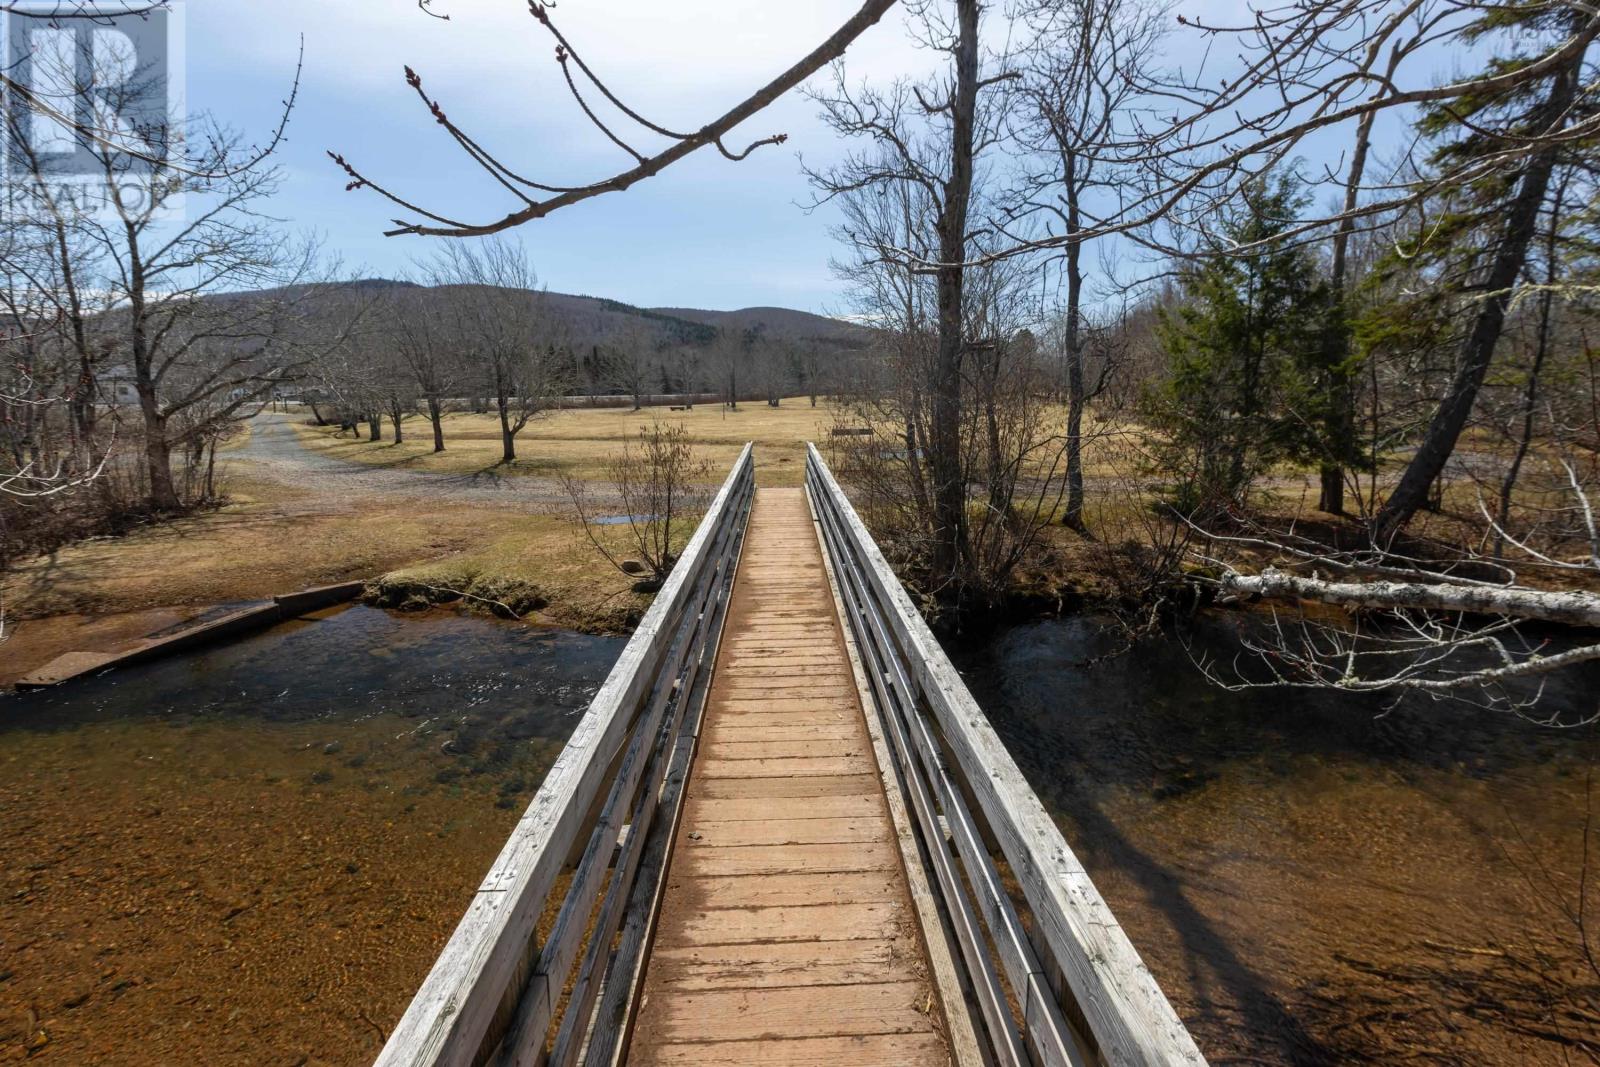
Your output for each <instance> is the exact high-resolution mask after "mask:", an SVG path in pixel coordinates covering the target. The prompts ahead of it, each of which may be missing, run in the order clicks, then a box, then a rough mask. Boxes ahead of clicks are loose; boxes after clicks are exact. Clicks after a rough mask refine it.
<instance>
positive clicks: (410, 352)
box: [390, 288, 462, 452]
mask: <svg viewBox="0 0 1600 1067" xmlns="http://www.w3.org/2000/svg"><path fill="white" fill-rule="evenodd" d="M390 300H391V301H392V303H391V307H390V322H391V323H392V329H393V337H394V353H395V356H396V357H397V358H398V360H399V363H400V366H401V367H402V368H403V371H404V373H405V375H406V377H407V378H408V379H409V380H408V382H407V384H406V387H405V388H404V389H402V390H396V391H394V392H393V393H391V396H392V397H393V398H394V399H395V400H398V399H399V398H400V397H401V396H402V395H405V396H410V397H414V398H415V400H416V403H417V404H419V405H420V406H421V407H422V410H423V412H424V413H425V414H426V415H427V417H428V422H429V424H430V425H431V426H432V428H433V450H434V451H435V452H443V451H444V416H445V407H446V404H447V403H448V401H449V398H450V396H451V395H452V393H453V391H454V389H455V388H456V386H457V385H458V384H459V381H460V379H461V376H462V375H461V372H462V360H461V352H460V344H461V336H460V334H459V333H458V332H457V330H456V329H455V324H454V323H453V322H451V321H450V320H449V319H447V318H446V317H445V316H444V315H443V314H442V313H441V312H440V310H439V309H438V308H437V307H436V306H435V305H434V302H433V300H432V299H431V298H430V296H429V294H428V292H427V290H425V289H420V288H405V289H399V290H396V291H395V292H394V293H392V294H391V295H390ZM400 422H401V419H400V418H399V417H396V418H395V419H394V429H395V440H396V441H397V442H398V441H399V439H400Z"/></svg>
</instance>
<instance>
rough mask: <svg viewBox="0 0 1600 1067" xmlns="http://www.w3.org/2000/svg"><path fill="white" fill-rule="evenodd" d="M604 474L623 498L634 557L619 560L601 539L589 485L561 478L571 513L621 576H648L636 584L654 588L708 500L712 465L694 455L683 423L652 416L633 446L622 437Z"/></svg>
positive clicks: (642, 588) (649, 589) (668, 570)
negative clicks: (615, 454)
mask: <svg viewBox="0 0 1600 1067" xmlns="http://www.w3.org/2000/svg"><path fill="white" fill-rule="evenodd" d="M605 474H606V480H607V481H608V482H610V484H611V486H612V487H613V488H614V489H615V490H616V493H617V496H618V498H619V499H620V500H621V502H622V508H623V519H624V522H625V523H626V525H627V528H628V541H629V544H630V546H631V547H632V548H633V550H634V551H635V552H636V553H637V554H638V559H637V560H634V559H626V558H623V557H622V556H620V555H619V554H618V552H617V551H616V550H615V549H613V548H612V546H610V545H608V544H607V543H606V541H605V539H604V538H603V537H602V536H601V535H600V533H599V532H598V530H599V529H601V528H603V524H602V523H601V522H600V521H599V520H600V519H601V518H602V516H599V515H597V514H595V504H594V500H593V497H592V495H591V489H590V486H589V484H588V483H587V482H586V481H584V480H583V479H580V478H575V477H572V476H565V477H563V478H562V484H563V485H564V486H565V488H566V491H567V496H568V499H569V500H571V502H572V509H573V514H574V516H575V517H576V519H577V521H578V522H579V523H580V524H581V525H582V526H583V530H584V533H585V534H586V535H587V536H588V538H589V542H590V544H592V545H593V546H594V547H595V549H596V551H598V552H599V553H600V554H601V555H602V556H604V557H605V558H606V560H607V561H608V562H609V563H610V564H611V565H612V566H614V567H616V568H617V570H619V571H621V572H622V573H623V574H627V575H631V576H638V575H641V574H645V575H648V577H647V578H645V579H644V580H643V581H642V582H640V583H638V585H637V586H636V588H637V589H638V591H639V592H654V591H655V590H657V589H659V588H660V587H661V583H662V582H663V581H665V580H666V577H667V575H668V574H669V573H671V571H672V566H673V564H674V563H676V562H677V559H678V552H679V550H680V549H681V547H682V544H681V542H683V541H684V540H685V539H686V538H687V536H688V534H689V533H690V532H691V531H692V530H693V529H694V526H693V523H694V522H695V521H697V520H698V516H699V515H700V514H701V513H702V512H704V511H705V509H706V506H707V504H708V502H709V501H710V499H711V492H712V489H711V485H710V483H709V482H708V481H707V479H708V478H709V476H710V474H711V465H710V464H709V463H707V462H706V461H704V460H698V459H696V458H695V456H694V448H693V446H692V445H691V444H690V443H689V434H688V431H687V430H686V429H685V428H684V426H683V424H682V423H665V422H661V421H659V420H657V421H654V422H652V423H651V424H650V425H649V426H641V427H640V428H639V435H638V441H637V444H635V443H634V442H632V441H630V440H628V439H627V438H624V439H623V442H622V454H621V455H620V456H616V457H614V458H612V459H611V460H609V461H608V462H607V463H606V465H605ZM610 525H613V526H614V525H615V524H610Z"/></svg>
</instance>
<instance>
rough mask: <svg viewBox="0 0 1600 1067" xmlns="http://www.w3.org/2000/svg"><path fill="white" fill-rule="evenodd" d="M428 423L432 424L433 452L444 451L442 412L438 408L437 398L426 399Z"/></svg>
mask: <svg viewBox="0 0 1600 1067" xmlns="http://www.w3.org/2000/svg"><path fill="white" fill-rule="evenodd" d="M428 421H429V422H431V423H433V450H434V451H435V452H443V451H444V410H443V409H442V408H441V407H440V406H439V399H438V397H432V396H430V397H429V398H428Z"/></svg>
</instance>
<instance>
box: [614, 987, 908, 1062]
mask: <svg viewBox="0 0 1600 1067" xmlns="http://www.w3.org/2000/svg"><path fill="white" fill-rule="evenodd" d="M662 994H665V995H662ZM645 995H646V996H647V997H648V996H650V993H649V992H647V993H646V994H645ZM928 995H929V992H928V986H927V984H926V983H924V982H882V983H870V984H869V983H856V984H852V985H842V986H789V987H779V988H776V989H761V988H757V989H709V990H704V991H701V992H678V991H676V990H671V989H665V990H660V991H659V992H658V993H657V995H656V996H655V997H653V998H652V999H651V1001H650V1002H649V1003H648V1004H647V1005H646V1010H649V1009H650V1008H654V1009H655V1022H656V1026H655V1033H656V1035H657V1040H658V1041H660V1042H665V1043H676V1042H686V1041H705V1040H708V1039H709V1040H716V1041H749V1040H754V1039H757V1038H759V1039H763V1040H771V1039H773V1038H810V1037H819V1036H822V1033H819V1031H823V1030H824V1028H825V1031H826V1033H827V1035H828V1036H844V1035H854V1034H915V1033H927V1032H928V1030H929V1029H930V1028H931V1026H930V1023H931V1020H930V1018H929V1016H928V1015H926V1014H924V1013H923V1010H922V1006H923V1005H925V1004H927V1003H928V1001H927V997H928ZM935 1062H937V1061H935Z"/></svg>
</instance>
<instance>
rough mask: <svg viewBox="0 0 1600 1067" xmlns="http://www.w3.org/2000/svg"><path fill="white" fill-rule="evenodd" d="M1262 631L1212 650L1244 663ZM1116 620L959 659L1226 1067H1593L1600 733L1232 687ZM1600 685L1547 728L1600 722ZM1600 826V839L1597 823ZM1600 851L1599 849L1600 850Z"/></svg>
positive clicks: (1024, 638)
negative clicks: (1241, 652)
mask: <svg viewBox="0 0 1600 1067" xmlns="http://www.w3.org/2000/svg"><path fill="white" fill-rule="evenodd" d="M1248 625H1250V623H1249V622H1248V620H1247V619H1245V618H1243V617H1241V616H1218V617H1213V618H1209V619H1203V620H1201V621H1200V622H1199V623H1198V624H1196V625H1195V626H1194V627H1193V628H1192V629H1191V630H1190V631H1189V632H1188V634H1187V641H1188V643H1189V646H1190V648H1192V649H1193V650H1194V651H1195V652H1200V653H1207V654H1210V655H1212V656H1215V657H1220V658H1222V659H1223V660H1224V661H1225V662H1226V661H1227V660H1228V659H1231V658H1232V656H1233V654H1234V652H1235V650H1236V649H1237V648H1238V643H1237V628H1238V627H1239V626H1248ZM1119 646H1120V642H1119V639H1118V638H1117V637H1116V636H1115V635H1114V634H1113V633H1111V632H1110V631H1109V630H1108V628H1107V627H1106V626H1105V625H1103V624H1101V623H1099V622H1097V621H1095V620H1093V619H1069V620H1058V621H1049V622H1039V623H1033V624H1029V625H1023V626H1017V627H1014V628H1011V629H1009V630H1006V631H1003V632H1001V633H998V634H996V635H994V636H993V637H992V638H991V639H989V640H988V641H987V642H986V643H985V644H984V645H983V646H982V647H981V648H978V649H975V650H972V651H970V652H968V653H966V654H961V655H958V656H957V659H958V663H959V665H960V666H961V667H962V668H963V671H964V673H965V675H966V677H967V680H968V683H969V685H970V686H971V688H972V689H973V691H974V694H975V695H976V696H977V697H978V699H979V702H980V703H981V704H982V705H983V706H984V708H985V710H986V711H987V713H988V714H989V716H990V718H991V720H992V721H993V723H994V725H995V727H996V729H997V730H998V731H999V733H1000V734H1001V736H1002V737H1004V738H1005V740H1006V743H1007V746H1008V748H1009V749H1010V750H1011V752H1012V753H1013V754H1014V755H1015V757H1016V759H1017V761H1018V763H1019V765H1020V766H1021V768H1022V770H1023V771H1024V773H1025V774H1026V775H1027V776H1028V778H1029V780H1030V782H1031V783H1032V784H1033V786H1034V788H1035V789H1036V790H1037V791H1038V792H1039V794H1040V796H1041V798H1042V799H1043V800H1044V801H1045V803H1046V805H1047V807H1049V808H1050V810H1051V811H1052V813H1053V814H1054V815H1055V817H1056V819H1057V821H1058V823H1059V824H1060V826H1061V827H1062V830H1063V832H1064V833H1065V834H1066V836H1067V839H1068V841H1069V842H1070V843H1071V844H1072V846H1073V848H1074V849H1075V851H1077V852H1078V854H1079V856H1080V858H1081V859H1082V860H1083V861H1084V863H1085V865H1086V866H1087V867H1088V868H1089V871H1090V873H1091V875H1092V876H1093V878H1094V879H1095V883H1096V885H1097V886H1098V887H1099V888H1100V890H1101V892H1102V893H1103V894H1104V895H1105V897H1106V898H1107V900H1108V901H1109V903H1110V904H1111V906H1112V909H1113V911H1115V913H1116V914H1117V916H1118V918H1119V920H1120V921H1121V922H1122V924H1123V926H1124V927H1125V929H1126V930H1127V931H1128V933H1129V936H1130V937H1131V938H1132V940H1133V942H1134V944H1135V946H1136V947H1137V948H1138V949H1139V951H1140V952H1141V954H1142V955H1143V956H1144V959H1145V961H1146V962H1147V963H1148V964H1149V966H1150V967H1151V969H1152V970H1153V972H1154V973H1155V974H1156V976H1157V978H1158V980H1159V981H1160V982H1161V984H1162V986H1163V988H1164V989H1165V990H1166V991H1167V993H1168V995H1169V997H1170V998H1171V999H1172V1001H1173V1002H1174V1005H1175V1006H1176V1007H1177V1008H1178V1010H1179V1012H1180V1014H1182V1016H1183V1017H1184V1019H1185V1020H1186V1022H1188V1024H1189V1025H1190V1026H1191V1028H1192V1030H1193V1032H1194V1034H1195V1036H1196V1039H1197V1040H1198V1041H1199V1043H1200V1045H1201V1049H1202V1051H1203V1052H1205V1053H1206V1054H1207V1056H1208V1057H1209V1058H1210V1060H1211V1062H1212V1063H1230V1062H1231V1063H1293V1064H1301V1063H1304V1064H1333V1063H1351V1062H1369V1061H1378V1062H1407V1063H1415V1062H1421V1063H1494V1064H1500V1063H1564V1062H1568V1061H1569V1058H1570V1061H1571V1062H1587V1059H1586V1055H1587V1054H1586V1053H1585V1052H1584V1049H1585V1048H1590V1047H1592V1048H1595V1049H1600V972H1597V970H1596V968H1595V966H1594V963H1593V958H1592V955H1591V949H1592V946H1593V938H1592V937H1586V931H1585V929H1584V928H1582V924H1580V923H1579V922H1578V921H1577V920H1578V918H1579V917H1582V916H1585V915H1586V912H1585V909H1593V908H1594V906H1595V904H1596V901H1595V900H1594V899H1593V897H1594V890H1593V888H1592V887H1591V886H1590V885H1589V884H1587V883H1586V882H1585V881H1584V871H1585V868H1586V866H1587V867H1588V868H1590V872H1589V873H1590V875H1591V878H1590V881H1591V882H1592V881H1594V880H1595V879H1594V878H1593V875H1595V874H1596V873H1597V872H1595V871H1594V870H1593V869H1592V868H1593V866H1594V863H1595V862H1596V861H1594V860H1588V859H1587V858H1586V849H1585V842H1586V840H1587V841H1588V842H1589V844H1590V845H1593V844H1594V843H1595V842H1593V840H1592V838H1591V836H1590V827H1589V824H1588V821H1589V818H1590V812H1591V811H1593V810H1594V808H1595V806H1596V805H1600V798H1595V799H1594V803H1591V797H1590V792H1591V791H1590V788H1589V780H1590V769H1591V767H1592V765H1593V760H1594V756H1595V752H1596V749H1595V742H1596V734H1595V731H1594V730H1593V729H1592V728H1587V727H1585V728H1579V729H1569V730H1559V729H1552V728H1550V727H1546V726H1539V725H1535V724H1533V723H1531V722H1528V721H1525V720H1523V719H1520V718H1517V717H1515V716H1511V715H1506V714H1504V713H1495V712H1486V711H1482V710H1478V709H1475V708H1471V707H1466V706H1464V705H1462V704H1459V703H1435V702H1432V701H1427V700H1419V701H1407V702H1403V703H1402V704H1401V705H1400V706H1398V707H1395V708H1392V709H1390V708H1386V706H1385V705H1384V704H1383V703H1381V702H1380V701H1378V700H1376V699H1371V698H1362V697H1358V696H1353V695H1349V694H1340V693H1333V692H1324V691H1313V692H1307V691H1291V690H1256V691H1251V692H1242V693H1234V692H1227V691H1224V690H1221V689H1218V688H1216V687H1213V686H1211V685H1209V684H1208V683H1207V682H1206V681H1205V680H1204V679H1203V678H1202V677H1201V675H1200V673H1199V671H1198V670H1197V668H1196V667H1195V666H1194V665H1193V663H1192V661H1191V658H1190V652H1189V650H1186V648H1185V647H1184V644H1183V643H1182V642H1180V641H1178V640H1176V639H1174V638H1173V637H1167V638H1164V639H1156V640H1148V641H1145V642H1142V643H1140V644H1139V645H1137V646H1136V647H1134V648H1133V649H1132V650H1130V651H1128V652H1126V653H1124V654H1122V655H1113V654H1112V653H1114V652H1116V650H1117V649H1118V647H1119ZM1596 693H1600V673H1597V672H1596V671H1594V670H1588V671H1575V672H1572V673H1569V674H1567V675H1565V676H1562V677H1560V678H1558V679H1556V680H1554V682H1553V683H1552V684H1551V685H1550V687H1549V689H1548V690H1547V692H1546V694H1545V699H1544V703H1543V704H1542V705H1541V708H1540V711H1541V713H1549V712H1550V711H1554V710H1560V711H1563V712H1565V713H1566V715H1567V716H1568V718H1569V719H1571V720H1576V719H1579V718H1582V717H1584V716H1585V715H1588V714H1592V713H1593V711H1594V710H1595V704H1596V695H1595V694H1596ZM1596 825H1600V820H1597V822H1596ZM1594 851H1596V853H1597V855H1600V850H1594Z"/></svg>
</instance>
